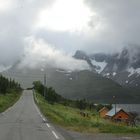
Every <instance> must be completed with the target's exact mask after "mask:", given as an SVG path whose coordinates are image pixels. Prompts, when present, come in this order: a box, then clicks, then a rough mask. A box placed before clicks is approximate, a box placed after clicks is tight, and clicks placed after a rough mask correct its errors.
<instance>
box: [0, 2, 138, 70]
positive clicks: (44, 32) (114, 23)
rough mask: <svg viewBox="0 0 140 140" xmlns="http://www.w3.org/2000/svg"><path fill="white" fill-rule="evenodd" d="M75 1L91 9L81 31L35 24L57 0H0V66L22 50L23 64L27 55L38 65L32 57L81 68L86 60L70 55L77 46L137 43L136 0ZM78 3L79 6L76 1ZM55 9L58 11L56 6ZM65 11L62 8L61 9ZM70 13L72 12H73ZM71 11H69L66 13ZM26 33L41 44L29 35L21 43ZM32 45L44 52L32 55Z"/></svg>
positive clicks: (105, 48)
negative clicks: (84, 26) (56, 28)
mask: <svg viewBox="0 0 140 140" xmlns="http://www.w3.org/2000/svg"><path fill="white" fill-rule="evenodd" d="M59 1H60V0H59ZM62 1H63V0H62ZM67 1H70V0H67ZM78 1H79V2H80V3H81V2H82V5H83V7H84V5H86V9H88V8H90V11H91V13H94V14H93V15H92V16H90V17H89V22H88V25H86V27H87V26H88V30H87V28H82V32H79V30H78V31H77V30H76V31H75V32H69V31H67V30H65V31H61V32H60V31H59V30H51V29H50V28H47V29H46V28H44V27H42V28H35V25H36V23H38V20H39V18H38V16H39V13H40V12H41V11H42V10H45V11H46V10H49V9H51V7H52V5H53V4H54V3H55V2H56V0H0V2H1V3H0V66H1V67H8V66H10V65H13V64H14V63H15V62H16V61H18V60H20V59H21V57H22V55H23V54H25V56H26V59H25V60H26V61H25V60H24V61H23V62H22V65H24V66H25V64H27V65H28V63H27V62H28V61H27V59H29V60H31V59H33V60H32V64H31V66H32V67H34V66H35V65H38V64H35V62H34V61H38V60H37V59H41V60H39V61H38V62H41V61H42V64H44V62H43V61H46V62H47V63H49V64H52V65H55V66H56V67H60V66H61V67H62V68H63V67H64V68H68V67H70V68H71V67H72V69H84V68H85V67H86V64H85V63H83V62H82V61H78V60H75V59H74V58H72V57H71V55H70V54H71V53H74V52H75V51H76V50H84V51H86V52H88V53H94V52H107V53H108V52H112V51H116V50H117V51H118V50H121V49H122V47H124V46H127V44H130V43H131V44H137V45H140V39H139V36H140V26H139V25H140V19H139V15H140V1H139V0H123V1H122V0H78ZM72 2H73V3H72V4H71V6H72V5H74V4H75V1H74V0H73V1H72ZM76 2H77V1H76ZM83 2H84V3H83ZM77 5H78V6H79V4H77ZM62 6H63V5H62ZM68 6H69V5H68ZM63 9H65V7H63ZM69 9H70V10H71V9H72V8H70V7H69ZM76 10H78V8H77V9H76V7H75V11H76ZM51 11H52V10H51ZM57 11H58V12H59V10H57ZM64 12H65V11H64ZM64 12H63V11H62V13H64ZM68 13H69V12H68ZM72 13H73V14H74V12H72ZM73 14H71V13H69V15H73ZM58 15H59V14H58ZM81 16H82V15H81ZM66 17H67V18H68V17H69V16H67V15H66ZM57 18H58V20H57V21H58V22H59V20H60V19H63V18H59V17H57ZM44 19H45V22H47V20H48V19H46V17H44ZM64 19H65V18H64ZM70 19H73V18H70ZM82 19H83V18H82ZM76 20H78V18H76ZM83 20H84V19H83ZM55 21H56V20H55ZM56 23H57V22H56ZM60 23H62V21H61V22H60ZM60 23H59V24H60ZM72 23H73V22H72ZM72 23H71V24H72ZM78 23H79V22H78ZM78 25H79V24H78ZM78 25H77V26H78ZM61 26H62V25H61ZM77 26H76V27H77ZM62 27H63V26H62ZM28 36H34V41H33V42H34V44H38V46H39V45H40V47H38V48H37V47H36V48H35V47H33V45H31V44H30V43H31V39H26V40H28V41H27V42H28V43H27V44H26V45H27V46H28V47H27V46H26V45H25V44H24V40H25V38H27V37H28ZM36 38H40V39H42V40H44V41H40V39H36ZM29 40H30V41H29ZM41 42H43V43H41ZM29 44H30V45H29ZM50 44H53V45H50ZM29 46H30V47H29ZM31 46H32V47H31ZM34 46H35V45H34ZM43 46H47V47H43ZM53 46H55V47H53ZM39 48H40V49H39ZM46 48H47V49H46ZM54 48H55V49H54ZM32 49H33V50H34V51H35V50H38V51H40V52H42V55H43V56H42V57H41V56H40V55H39V54H38V53H36V55H37V56H35V52H32V51H31V50H32ZM41 49H42V50H41ZM44 50H47V51H44ZM50 50H51V51H50ZM28 51H29V52H28ZM49 51H50V53H52V54H51V57H50V55H49V54H45V53H46V52H49ZM25 52H26V53H25ZM65 52H67V54H66V53H65ZM33 54H34V57H33ZM27 55H28V56H27ZM30 55H31V56H30ZM46 56H47V57H46ZM60 56H61V57H60ZM58 58H59V59H58ZM62 58H63V59H62ZM56 60H57V61H56ZM25 62H26V63H25ZM40 65H41V64H40ZM2 69H3V68H2Z"/></svg>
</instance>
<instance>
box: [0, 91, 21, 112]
mask: <svg viewBox="0 0 140 140" xmlns="http://www.w3.org/2000/svg"><path fill="white" fill-rule="evenodd" d="M20 95H21V94H20V93H19V92H18V93H17V92H16V91H15V90H12V91H11V92H10V93H7V94H0V113H1V112H3V111H5V110H6V109H7V108H9V107H10V106H12V105H13V104H14V103H15V102H16V101H17V100H18V99H19V98H20Z"/></svg>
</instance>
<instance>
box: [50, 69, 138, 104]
mask: <svg viewBox="0 0 140 140" xmlns="http://www.w3.org/2000/svg"><path fill="white" fill-rule="evenodd" d="M49 77H50V78H48V84H49V85H50V86H53V87H54V88H55V90H56V92H58V94H60V95H62V96H64V97H66V98H71V99H79V98H85V99H88V100H92V101H94V102H101V103H113V102H114V101H113V98H112V97H113V96H116V102H118V103H129V102H136V100H137V98H135V97H134V96H133V94H131V93H132V92H131V93H130V91H129V90H128V89H126V88H124V87H122V86H120V85H118V84H117V83H115V82H114V81H112V80H110V79H107V78H104V77H102V76H100V75H98V74H95V73H94V72H90V71H80V72H72V73H71V74H70V75H67V74H64V73H60V72H54V73H53V74H52V75H51V76H49Z"/></svg>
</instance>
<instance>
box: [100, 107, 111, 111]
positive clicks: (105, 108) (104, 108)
mask: <svg viewBox="0 0 140 140" xmlns="http://www.w3.org/2000/svg"><path fill="white" fill-rule="evenodd" d="M103 110H109V109H108V108H107V107H103V108H102V109H100V110H99V112H101V111H103Z"/></svg>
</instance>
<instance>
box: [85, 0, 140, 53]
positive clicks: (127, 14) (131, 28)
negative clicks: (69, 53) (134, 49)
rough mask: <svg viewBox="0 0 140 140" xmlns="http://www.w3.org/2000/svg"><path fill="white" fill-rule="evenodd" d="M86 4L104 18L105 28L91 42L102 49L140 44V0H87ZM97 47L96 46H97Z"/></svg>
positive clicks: (116, 48) (118, 48) (117, 48)
mask: <svg viewBox="0 0 140 140" xmlns="http://www.w3.org/2000/svg"><path fill="white" fill-rule="evenodd" d="M85 2H86V4H87V5H88V6H89V7H90V8H91V9H92V10H94V11H95V12H96V13H97V14H98V15H100V18H101V19H102V20H101V22H102V25H103V28H102V30H100V32H99V33H98V34H96V35H95V38H93V41H91V43H90V44H94V43H95V45H96V46H98V47H99V50H100V51H105V50H107V51H109V50H112V51H113V50H120V49H121V48H122V47H124V46H126V45H127V44H130V43H133V44H138V45H140V40H139V36H140V26H139V25H140V19H139V18H138V17H139V14H140V1H139V0H134V1H132V0H123V1H122V0H116V1H115V0H112V1H111V0H106V1H104V0H98V1H97V0H86V1H85ZM95 49H96V47H95Z"/></svg>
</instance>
